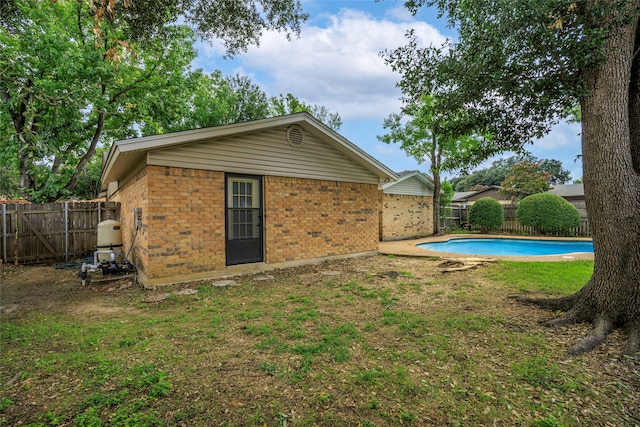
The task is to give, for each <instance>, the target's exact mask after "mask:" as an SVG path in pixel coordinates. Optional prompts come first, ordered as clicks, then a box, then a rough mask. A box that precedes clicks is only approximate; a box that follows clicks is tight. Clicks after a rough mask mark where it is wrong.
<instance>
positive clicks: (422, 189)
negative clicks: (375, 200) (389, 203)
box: [383, 177, 433, 196]
mask: <svg viewBox="0 0 640 427" xmlns="http://www.w3.org/2000/svg"><path fill="white" fill-rule="evenodd" d="M383 193H384V194H403V195H407V196H433V189H432V188H431V187H428V186H427V185H425V184H424V182H422V181H420V180H419V179H418V178H416V177H410V178H407V179H404V180H402V181H398V182H394V183H392V184H387V185H386V186H385V187H384V189H383Z"/></svg>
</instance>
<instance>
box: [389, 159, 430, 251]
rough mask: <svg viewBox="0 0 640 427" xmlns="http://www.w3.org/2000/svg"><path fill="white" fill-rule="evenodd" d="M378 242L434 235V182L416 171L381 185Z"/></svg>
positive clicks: (405, 173)
mask: <svg viewBox="0 0 640 427" xmlns="http://www.w3.org/2000/svg"><path fill="white" fill-rule="evenodd" d="M380 188H381V192H380V206H381V208H380V240H402V239H410V238H416V237H423V236H430V235H432V234H433V182H431V180H430V179H429V178H427V176H426V175H425V174H423V173H422V172H419V171H409V172H404V173H400V174H399V179H398V180H397V181H390V182H386V183H384V184H381V185H380Z"/></svg>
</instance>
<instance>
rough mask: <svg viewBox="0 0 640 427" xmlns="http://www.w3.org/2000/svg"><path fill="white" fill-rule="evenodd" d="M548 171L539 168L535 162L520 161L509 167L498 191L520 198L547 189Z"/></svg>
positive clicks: (515, 198) (548, 187) (516, 198)
mask: <svg viewBox="0 0 640 427" xmlns="http://www.w3.org/2000/svg"><path fill="white" fill-rule="evenodd" d="M550 175H551V174H549V172H546V171H543V170H541V169H540V166H539V165H538V164H536V163H529V162H520V163H516V164H515V165H513V166H512V167H511V169H510V170H509V173H508V174H507V176H506V178H505V180H504V181H503V182H502V184H501V186H502V189H500V190H499V191H498V192H499V193H501V194H506V195H508V196H511V198H512V199H513V200H521V199H524V198H525V197H527V196H530V195H532V194H538V193H544V192H545V191H549V189H550V188H551V187H550V186H549V178H550Z"/></svg>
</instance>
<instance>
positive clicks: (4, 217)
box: [2, 203, 7, 264]
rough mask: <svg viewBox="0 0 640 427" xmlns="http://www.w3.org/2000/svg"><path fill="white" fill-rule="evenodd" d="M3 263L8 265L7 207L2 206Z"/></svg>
mask: <svg viewBox="0 0 640 427" xmlns="http://www.w3.org/2000/svg"><path fill="white" fill-rule="evenodd" d="M2 262H3V263H4V264H6V263H7V205H6V204H4V203H3V204H2Z"/></svg>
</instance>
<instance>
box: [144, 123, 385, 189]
mask: <svg viewBox="0 0 640 427" xmlns="http://www.w3.org/2000/svg"><path fill="white" fill-rule="evenodd" d="M147 164H150V165H156V166H173V167H182V168H193V169H204V170H216V171H223V172H233V173H242V174H250V175H271V176H285V177H299V178H311V179H320V180H331V181H346V182H359V183H367V184H378V183H379V182H380V179H379V177H378V176H377V175H376V174H375V173H373V172H372V171H371V170H368V169H366V168H365V167H364V166H362V165H360V164H358V163H356V162H355V161H353V160H352V159H350V158H349V157H347V156H345V155H344V154H343V153H341V152H340V151H338V150H337V149H336V148H334V147H332V146H331V145H329V144H328V143H326V142H324V141H323V140H322V139H320V138H319V137H317V136H315V135H314V134H312V133H311V132H305V135H304V143H303V144H302V145H301V146H297V147H296V146H293V147H292V146H291V145H290V144H289V142H287V128H286V127H278V128H272V129H268V130H263V131H260V132H253V133H247V134H241V135H235V136H227V137H223V138H220V139H213V140H209V141H202V142H195V143H189V144H185V145H177V146H172V147H168V148H159V149H153V150H150V151H149V152H148V154H147Z"/></svg>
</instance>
